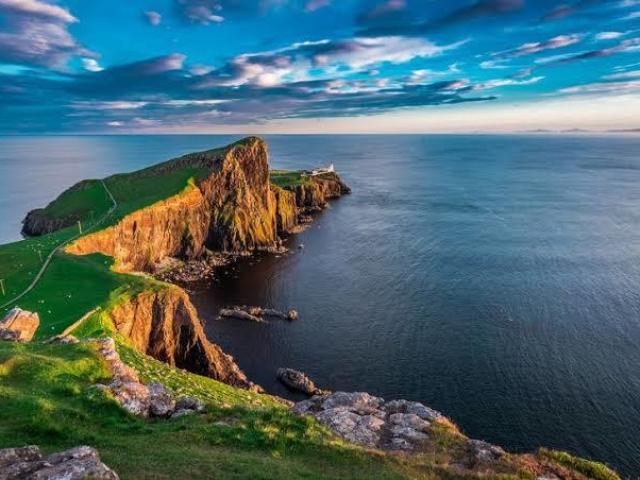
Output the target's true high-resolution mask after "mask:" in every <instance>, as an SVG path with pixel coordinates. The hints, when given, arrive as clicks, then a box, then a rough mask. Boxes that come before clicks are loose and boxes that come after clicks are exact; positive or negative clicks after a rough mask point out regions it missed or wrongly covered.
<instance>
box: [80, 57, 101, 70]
mask: <svg viewBox="0 0 640 480" xmlns="http://www.w3.org/2000/svg"><path fill="white" fill-rule="evenodd" d="M82 66H83V67H84V69H85V70H87V71H89V72H101V71H102V70H104V68H102V67H101V66H100V64H99V63H98V61H97V60H96V59H95V58H83V59H82Z"/></svg>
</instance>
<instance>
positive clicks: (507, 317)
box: [0, 135, 640, 476]
mask: <svg viewBox="0 0 640 480" xmlns="http://www.w3.org/2000/svg"><path fill="white" fill-rule="evenodd" d="M234 138H237V137H228V136H227V137H221V136H140V137H55V138H46V137H45V138H26V137H13V138H11V137H5V138H0V192H2V194H1V195H0V217H1V218H2V220H3V221H2V222H1V223H0V239H1V240H2V241H10V240H15V239H17V238H18V231H19V226H20V225H19V222H20V219H21V218H22V217H23V216H24V214H25V213H26V211H27V210H28V209H30V208H33V207H36V206H39V205H42V204H45V203H46V202H47V201H48V200H50V199H51V198H52V197H54V196H55V195H56V194H57V193H58V192H59V191H60V190H62V189H63V188H64V187H66V186H68V185H70V184H71V183H73V182H74V181H76V180H79V179H82V178H86V177H100V176H105V175H107V174H110V173H114V172H117V171H126V170H133V169H136V168H139V167H142V166H146V165H149V164H152V163H155V162H157V161H160V160H164V159H166V158H170V157H172V156H175V155H177V154H180V153H186V152H189V151H194V150H199V149H204V148H209V147H213V146H218V145H221V144H224V143H227V142H228V141H230V140H232V139H234ZM267 140H268V141H269V144H270V149H271V154H272V157H271V163H272V166H274V167H277V168H302V167H313V166H317V165H323V164H328V163H331V162H333V163H335V165H336V168H337V169H338V170H339V172H340V173H341V175H342V176H343V178H344V180H345V181H346V182H347V183H348V184H349V185H350V186H351V187H352V188H353V194H352V195H350V196H346V197H343V198H342V199H340V200H337V201H335V202H333V203H332V204H331V208H330V209H328V210H326V211H325V212H323V213H321V214H319V215H318V217H317V220H316V222H315V223H314V224H313V225H312V226H311V227H310V228H309V229H308V230H307V231H305V232H304V233H302V234H300V235H298V236H296V237H294V238H292V239H290V246H291V247H292V250H293V253H292V254H290V255H285V256H280V257H275V256H262V257H258V258H253V259H250V260H247V261H244V262H242V263H240V264H238V265H237V266H235V267H234V268H232V269H229V270H228V271H227V272H225V273H224V274H223V275H221V276H220V278H218V279H217V280H216V281H214V282H212V283H211V284H210V285H206V284H203V285H199V286H198V287H197V288H196V289H195V290H196V291H195V293H194V294H193V296H192V298H193V300H194V303H195V304H196V306H197V308H198V310H199V312H200V315H201V317H202V318H203V319H204V320H205V322H206V330H207V333H208V335H209V336H210V338H211V339H212V340H214V341H216V342H218V343H220V344H221V345H222V346H223V348H225V349H226V350H227V351H228V352H230V353H232V354H233V355H234V356H235V358H236V360H237V361H238V363H239V364H240V366H241V367H242V368H243V369H244V370H245V371H246V373H247V374H248V375H249V377H250V378H251V379H253V380H254V381H256V382H258V383H260V384H262V385H263V386H264V387H266V388H267V390H269V391H271V392H274V393H277V394H283V395H290V394H289V393H288V392H287V391H286V390H284V388H283V387H282V386H280V385H279V384H278V383H277V382H276V381H275V370H276V369H277V368H278V367H292V368H297V369H300V370H303V371H305V372H307V373H308V374H309V375H310V376H311V377H312V378H313V379H314V380H315V381H316V383H317V384H318V385H320V386H321V387H326V388H329V389H333V390H338V389H344V390H365V391H369V392H372V393H374V394H378V395H381V396H383V397H387V398H399V397H403V398H409V399H414V400H418V401H421V402H424V403H426V404H428V405H430V406H432V407H434V408H437V409H439V410H441V411H442V412H443V413H445V414H446V415H448V416H449V417H451V418H452V419H453V420H454V421H455V422H456V423H457V424H458V425H460V427H461V428H462V430H463V431H465V432H466V433H467V434H469V435H470V436H473V437H476V438H482V439H485V440H488V441H491V442H495V443H498V444H501V445H503V446H505V447H507V448H509V449H512V450H517V451H520V450H531V449H535V448H536V447H538V446H541V445H545V446H549V447H554V448H561V449H566V450H569V451H571V452H573V453H576V454H580V455H584V456H587V457H591V458H595V459H598V460H601V461H606V462H608V463H609V464H611V465H613V466H614V467H616V468H618V469H620V470H621V471H623V472H624V473H625V474H628V475H634V476H635V475H638V474H639V473H640V433H639V432H640V154H639V152H640V138H639V137H623V136H620V137H613V136H601V137H589V136H534V135H530V136H524V135H523V136H516V135H506V136H482V135H478V136H463V135H451V136H447V135H438V136H272V137H267ZM300 244H303V245H304V248H303V249H299V248H298V245H300ZM239 303H243V304H257V305H263V306H271V307H275V308H280V309H286V308H289V307H295V308H296V309H297V310H298V311H299V314H300V318H299V320H298V321H296V322H293V323H288V322H273V323H270V324H268V325H264V324H252V323H247V322H240V321H232V320H217V319H216V313H217V309H218V308H219V307H221V306H226V305H233V304H239Z"/></svg>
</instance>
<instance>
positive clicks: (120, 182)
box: [105, 167, 207, 224]
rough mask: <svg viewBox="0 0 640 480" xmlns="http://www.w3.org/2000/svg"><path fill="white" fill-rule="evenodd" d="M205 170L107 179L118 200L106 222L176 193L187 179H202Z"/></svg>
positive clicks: (183, 170) (185, 184)
mask: <svg viewBox="0 0 640 480" xmlns="http://www.w3.org/2000/svg"><path fill="white" fill-rule="evenodd" d="M143 172H145V171H143ZM206 173H207V169H205V168H201V167H184V168H181V169H178V170H175V171H167V172H164V173H162V174H161V175H160V174H155V175H154V174H152V173H151V172H147V173H146V174H143V173H142V172H137V173H132V174H122V175H114V176H112V177H109V178H107V179H106V180H105V183H106V185H107V187H108V188H109V190H110V191H111V193H112V194H113V196H114V198H115V199H116V202H117V203H118V207H117V208H116V210H115V212H114V215H113V219H112V220H111V222H109V223H111V224H113V223H115V222H117V221H118V220H120V219H122V218H123V217H125V216H126V215H128V214H130V213H132V212H135V211H136V210H140V209H141V208H144V207H147V206H149V205H152V204H154V203H156V202H158V201H160V200H165V199H167V198H169V197H171V196H173V195H176V194H178V193H180V192H181V191H183V190H184V189H185V187H186V186H187V185H188V184H189V183H190V182H191V181H193V180H194V179H200V178H202V177H203V176H204V175H205V174H206Z"/></svg>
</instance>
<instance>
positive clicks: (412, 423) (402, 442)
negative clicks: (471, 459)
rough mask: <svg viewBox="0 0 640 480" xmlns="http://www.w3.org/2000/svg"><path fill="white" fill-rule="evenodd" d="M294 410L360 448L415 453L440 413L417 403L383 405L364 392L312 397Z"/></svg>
mask: <svg viewBox="0 0 640 480" xmlns="http://www.w3.org/2000/svg"><path fill="white" fill-rule="evenodd" d="M293 411H294V412H295V413H297V414H304V415H312V416H313V417H315V418H316V419H317V420H319V421H320V422H321V423H323V424H325V425H327V426H328V427H329V428H331V429H332V430H333V431H334V432H336V433H337V434H338V435H340V436H341V437H343V438H344V439H345V440H348V441H350V442H353V443H357V444H359V445H364V446H366V447H375V448H381V449H384V450H416V449H419V448H420V447H421V445H422V444H423V443H424V442H425V441H426V440H427V439H428V438H429V432H430V429H431V426H432V423H434V422H437V421H439V420H444V417H443V416H442V414H440V413H439V412H437V411H435V410H433V409H431V408H429V407H426V406H424V405H422V404H421V403H417V402H409V401H406V400H393V401H390V402H385V401H384V400H383V399H382V398H379V397H374V396H372V395H369V394H368V393H365V392H356V393H346V392H336V393H332V394H330V395H325V396H320V395H315V396H313V397H312V398H311V399H309V400H305V401H303V402H299V403H297V404H296V405H295V406H294V408H293Z"/></svg>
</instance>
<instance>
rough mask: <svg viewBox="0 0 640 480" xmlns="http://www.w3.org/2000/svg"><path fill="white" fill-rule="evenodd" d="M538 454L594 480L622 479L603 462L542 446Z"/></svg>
mask: <svg viewBox="0 0 640 480" xmlns="http://www.w3.org/2000/svg"><path fill="white" fill-rule="evenodd" d="M538 455H539V456H540V457H542V458H544V459H547V460H551V461H554V462H556V463H559V464H560V465H563V466H565V467H567V468H570V469H573V470H575V471H577V472H580V473H582V474H583V475H586V476H587V477H588V478H592V479H593V480H620V476H619V475H618V474H617V473H616V472H614V471H613V470H611V469H610V468H609V467H607V466H606V465H605V464H603V463H599V462H594V461H591V460H587V459H584V458H579V457H574V456H573V455H571V454H569V453H567V452H561V451H558V450H548V449H546V448H541V449H540V450H539V451H538Z"/></svg>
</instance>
